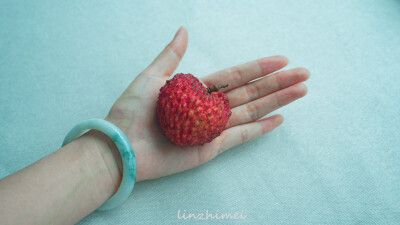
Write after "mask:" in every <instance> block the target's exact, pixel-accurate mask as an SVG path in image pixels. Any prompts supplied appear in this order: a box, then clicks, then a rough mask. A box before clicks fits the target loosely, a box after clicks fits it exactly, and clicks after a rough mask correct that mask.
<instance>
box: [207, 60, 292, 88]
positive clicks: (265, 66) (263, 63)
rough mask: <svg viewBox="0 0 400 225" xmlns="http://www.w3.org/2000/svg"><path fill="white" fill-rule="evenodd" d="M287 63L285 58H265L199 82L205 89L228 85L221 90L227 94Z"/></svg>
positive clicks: (221, 71)
mask: <svg viewBox="0 0 400 225" xmlns="http://www.w3.org/2000/svg"><path fill="white" fill-rule="evenodd" d="M288 62H289V60H288V59H287V58H286V57H285V56H280V55H278V56H271V57H265V58H261V59H257V60H254V61H251V62H247V63H244V64H241V65H238V66H233V67H230V68H226V69H223V70H220V71H218V72H215V73H212V74H210V75H207V76H205V77H203V78H201V80H202V81H203V83H204V84H205V85H207V87H210V86H212V85H216V84H228V85H229V86H228V87H226V88H223V89H221V90H222V91H223V92H227V91H229V90H232V89H234V88H237V87H240V86H242V85H245V84H247V83H248V82H249V81H252V80H254V79H257V78H259V77H262V76H265V75H268V74H270V73H273V72H275V71H277V70H280V69H282V68H283V67H285V66H286V65H287V64H288Z"/></svg>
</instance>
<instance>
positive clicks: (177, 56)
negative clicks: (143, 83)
mask: <svg viewBox="0 0 400 225" xmlns="http://www.w3.org/2000/svg"><path fill="white" fill-rule="evenodd" d="M187 43H188V32H187V30H186V28H185V27H183V26H181V27H180V28H179V30H178V31H177V32H176V34H175V37H174V39H172V41H171V42H170V43H169V44H168V45H167V47H165V48H164V50H163V51H162V52H161V53H160V54H159V55H158V56H157V58H156V59H155V60H154V61H153V62H152V63H151V64H150V66H148V67H147V68H146V69H145V70H144V71H143V75H148V74H151V75H152V76H159V77H162V78H165V79H168V77H170V76H171V75H172V73H173V72H174V71H175V69H176V67H178V65H179V62H180V61H181V59H182V57H183V55H184V54H185V51H186V47H187Z"/></svg>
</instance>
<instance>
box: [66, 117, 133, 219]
mask: <svg viewBox="0 0 400 225" xmlns="http://www.w3.org/2000/svg"><path fill="white" fill-rule="evenodd" d="M90 129H95V130H98V131H101V132H103V133H105V134H106V135H107V136H108V137H110V138H111V140H113V141H114V143H115V145H116V146H117V148H118V151H119V153H120V154H121V158H122V167H123V174H122V181H121V184H120V186H119V188H118V190H117V192H116V193H115V194H114V195H113V196H112V197H111V198H110V199H108V200H107V201H106V202H105V203H104V204H103V205H102V206H100V207H99V208H98V209H97V210H99V211H103V210H109V209H113V208H115V207H117V206H119V205H120V204H122V203H123V202H124V201H125V200H126V199H127V198H128V197H129V195H130V193H131V192H132V189H133V186H134V185H135V181H136V158H135V153H134V152H133V149H132V145H131V144H130V142H129V140H128V138H127V137H126V135H125V134H124V133H123V132H122V131H121V130H120V129H119V128H118V127H117V126H115V125H114V124H112V123H110V122H108V121H105V120H100V119H90V120H86V121H83V122H81V123H79V124H78V125H76V126H75V127H74V128H72V129H71V131H70V132H69V133H68V134H67V136H66V137H65V139H64V142H63V144H62V146H64V145H66V144H68V143H70V142H71V141H73V140H74V139H76V138H78V137H80V136H81V135H82V134H84V133H85V132H86V131H88V130H90Z"/></svg>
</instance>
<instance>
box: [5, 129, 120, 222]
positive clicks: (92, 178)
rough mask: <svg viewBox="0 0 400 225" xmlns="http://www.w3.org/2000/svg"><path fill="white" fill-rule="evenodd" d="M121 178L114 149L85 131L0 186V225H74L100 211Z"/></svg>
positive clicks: (106, 139) (111, 145)
mask: <svg viewBox="0 0 400 225" xmlns="http://www.w3.org/2000/svg"><path fill="white" fill-rule="evenodd" d="M121 177H122V172H121V159H120V156H119V154H118V152H117V150H116V147H115V146H114V145H113V143H112V142H110V140H109V139H108V137H106V136H105V135H104V134H102V133H100V132H97V131H91V132H89V133H87V134H85V135H83V136H82V137H80V138H78V139H77V140H75V141H73V142H71V143H70V144H68V145H66V146H64V147H63V148H61V149H59V150H58V151H56V152H54V153H53V154H51V155H49V156H47V157H45V158H43V159H41V160H39V161H37V162H36V163H34V164H32V165H30V166H28V167H26V168H24V169H22V170H20V171H18V172H17V173H14V174H12V175H10V176H8V177H6V178H4V179H2V180H0V218H1V219H0V220H1V221H2V223H3V222H5V224H74V223H76V222H78V221H79V220H81V219H82V218H83V217H85V216H86V215H88V214H89V213H91V212H92V211H94V210H95V209H97V208H98V207H99V206H101V205H102V204H103V203H104V202H105V201H106V200H107V199H109V198H110V197H111V196H112V195H113V194H114V193H115V192H116V191H117V189H118V185H119V184H120V180H121Z"/></svg>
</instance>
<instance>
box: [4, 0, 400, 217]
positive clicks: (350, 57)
mask: <svg viewBox="0 0 400 225" xmlns="http://www.w3.org/2000/svg"><path fill="white" fill-rule="evenodd" d="M180 25H184V26H186V28H187V29H188V31H189V46H188V50H187V52H186V55H185V57H184V59H183V60H182V63H181V65H180V66H179V68H178V69H177V71H178V72H191V73H193V74H195V75H197V76H199V77H201V76H204V75H206V74H208V73H211V72H214V71H216V70H219V69H222V68H225V67H228V66H232V65H236V64H239V63H243V62H246V61H250V60H253V59H257V58H260V57H263V56H269V55H275V54H283V55H286V56H288V57H289V58H290V60H291V63H290V65H289V68H293V67H297V66H305V67H307V68H309V69H310V71H311V73H312V75H311V79H310V80H309V81H308V82H307V85H308V87H309V93H308V95H307V96H306V97H305V98H304V99H302V100H299V101H298V102H295V103H293V104H291V105H290V106H288V107H285V108H283V109H280V110H279V111H278V112H279V113H282V114H283V116H284V117H285V122H284V124H283V125H282V126H281V127H279V128H278V129H276V130H275V131H273V132H271V133H269V134H268V135H266V136H263V137H261V138H258V139H255V140H253V141H250V142H248V143H246V144H243V145H241V146H238V147H235V148H233V149H232V150H230V151H227V152H225V153H223V154H222V155H220V156H219V157H217V158H216V159H214V160H212V161H211V162H210V163H208V164H206V165H203V166H201V167H199V168H196V169H193V170H190V171H186V172H184V173H181V174H177V175H173V176H169V177H164V178H161V179H158V180H153V181H146V182H142V183H139V184H137V185H136V186H135V189H134V191H133V192H132V195H131V196H130V198H129V199H128V201H127V202H126V203H125V204H124V205H123V206H122V207H120V208H119V209H118V210H114V211H109V212H94V213H92V214H91V215H90V216H88V217H87V218H85V219H84V220H83V221H81V222H80V224H178V223H181V222H198V223H203V224H204V223H216V222H222V223H230V222H232V221H229V220H222V221H221V220H220V221H217V220H213V219H209V220H207V221H196V220H193V219H192V220H180V219H178V218H177V214H178V210H181V213H182V212H184V210H186V212H187V213H189V212H192V213H200V212H205V211H206V210H209V212H210V213H214V214H215V213H225V212H226V213H228V212H239V213H243V214H245V215H247V218H246V219H245V220H243V221H238V222H241V223H247V224H399V223H400V178H399V177H400V153H399V150H400V148H399V144H400V134H399V129H398V127H399V125H400V118H399V115H400V103H399V96H400V88H399V85H400V63H399V60H400V1H398V0H386V1H374V0H365V1H361V0H358V1H357V0H353V1H310V0H305V1H295V0H290V1H289V0H287V1H272V0H271V1H183V0H182V1H136V2H135V1H1V2H0V52H1V53H0V142H1V145H0V177H5V176H7V175H9V174H11V173H13V172H15V171H17V170H19V169H22V168H23V167H25V166H27V165H29V164H31V163H33V162H35V161H36V160H38V159H40V158H41V157H43V156H45V155H48V154H50V153H52V152H53V151H55V150H57V149H58V148H59V147H60V145H61V142H62V140H63V138H64V136H65V135H66V133H67V132H68V131H69V129H70V128H71V127H72V126H74V125H75V124H77V123H78V122H80V121H82V120H85V119H88V118H103V117H104V116H105V115H106V114H107V112H108V110H109V108H110V107H111V105H112V104H113V102H114V101H115V100H116V99H117V97H118V96H119V95H120V94H121V92H122V91H123V90H124V89H125V88H126V87H127V85H128V84H129V83H130V82H131V81H132V80H133V79H134V78H135V76H136V75H137V74H138V73H139V72H141V71H142V70H143V69H144V68H145V67H146V66H147V65H148V64H149V63H150V62H151V61H152V60H153V58H154V57H155V56H156V55H157V54H158V53H159V52H160V51H161V50H162V49H163V48H164V46H165V45H166V44H167V43H168V42H169V41H170V40H171V38H172V37H173V35H174V33H175V31H176V30H177V29H178V27H179V26H180ZM0 204H1V203H0Z"/></svg>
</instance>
